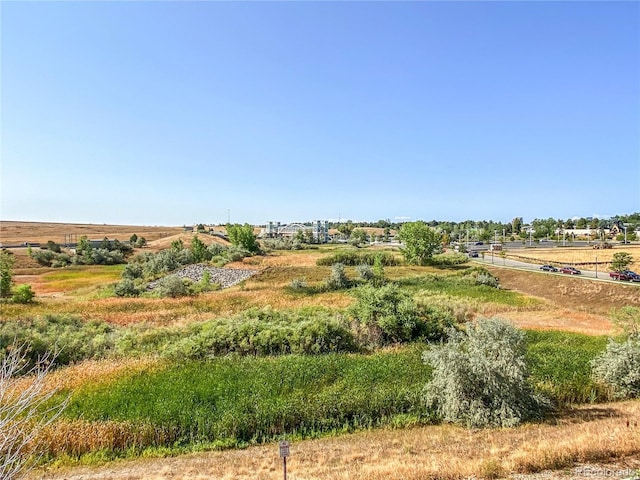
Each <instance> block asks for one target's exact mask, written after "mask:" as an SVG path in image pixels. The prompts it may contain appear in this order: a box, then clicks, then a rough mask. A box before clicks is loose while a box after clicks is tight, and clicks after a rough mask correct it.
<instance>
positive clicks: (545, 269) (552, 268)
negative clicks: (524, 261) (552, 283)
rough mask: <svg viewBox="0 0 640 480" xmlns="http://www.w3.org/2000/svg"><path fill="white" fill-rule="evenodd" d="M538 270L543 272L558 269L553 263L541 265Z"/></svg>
mask: <svg viewBox="0 0 640 480" xmlns="http://www.w3.org/2000/svg"><path fill="white" fill-rule="evenodd" d="M540 270H544V271H545V272H557V271H558V269H557V268H556V267H554V266H553V265H542V266H541V267H540Z"/></svg>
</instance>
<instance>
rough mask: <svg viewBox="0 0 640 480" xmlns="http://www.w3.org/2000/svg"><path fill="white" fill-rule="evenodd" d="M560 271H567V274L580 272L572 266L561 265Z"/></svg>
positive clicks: (578, 273)
mask: <svg viewBox="0 0 640 480" xmlns="http://www.w3.org/2000/svg"><path fill="white" fill-rule="evenodd" d="M560 273H568V274H569V275H580V274H581V273H582V272H581V271H580V270H578V269H577V268H574V267H562V268H561V269H560Z"/></svg>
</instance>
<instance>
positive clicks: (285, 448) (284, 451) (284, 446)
mask: <svg viewBox="0 0 640 480" xmlns="http://www.w3.org/2000/svg"><path fill="white" fill-rule="evenodd" d="M289 455H290V452H289V442H287V441H284V442H280V457H281V458H287V457H288V456H289Z"/></svg>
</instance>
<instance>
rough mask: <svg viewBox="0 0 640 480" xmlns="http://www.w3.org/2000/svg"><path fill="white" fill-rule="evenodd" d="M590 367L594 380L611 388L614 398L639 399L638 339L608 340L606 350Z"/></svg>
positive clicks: (639, 352)
mask: <svg viewBox="0 0 640 480" xmlns="http://www.w3.org/2000/svg"><path fill="white" fill-rule="evenodd" d="M591 366H592V368H593V375H594V377H595V378H596V380H598V381H600V382H603V383H604V384H606V385H608V386H609V387H611V388H612V390H613V395H614V397H615V398H619V399H621V398H635V397H640V339H638V338H636V337H630V338H629V339H627V340H626V341H625V342H621V343H619V342H616V341H614V340H609V344H608V345H607V349H606V350H605V351H604V352H603V353H602V354H601V355H600V356H598V357H596V358H595V359H594V360H593V361H592V362H591Z"/></svg>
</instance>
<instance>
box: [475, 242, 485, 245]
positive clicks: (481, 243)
mask: <svg viewBox="0 0 640 480" xmlns="http://www.w3.org/2000/svg"><path fill="white" fill-rule="evenodd" d="M476 245H484V242H476Z"/></svg>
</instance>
